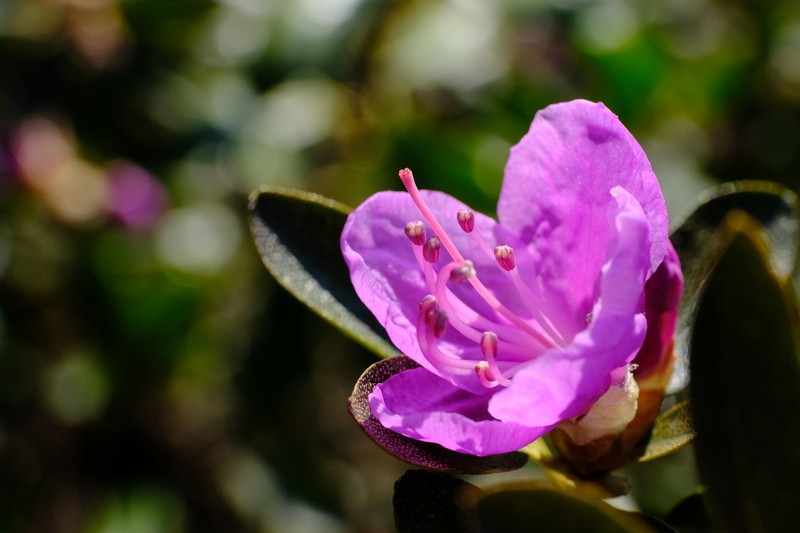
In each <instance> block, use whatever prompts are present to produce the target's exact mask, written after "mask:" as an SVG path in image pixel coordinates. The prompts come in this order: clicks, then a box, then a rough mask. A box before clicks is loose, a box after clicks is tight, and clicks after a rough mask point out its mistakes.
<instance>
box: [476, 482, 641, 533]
mask: <svg viewBox="0 0 800 533" xmlns="http://www.w3.org/2000/svg"><path fill="white" fill-rule="evenodd" d="M475 512H476V518H477V522H478V524H479V525H480V527H479V529H478V531H481V532H485V533H495V532H496V533H505V532H508V531H547V532H552V533H557V532H564V533H567V532H573V531H591V532H593V533H623V532H647V531H652V530H651V529H650V528H649V527H647V526H645V525H644V523H643V522H642V521H640V520H639V519H638V518H635V517H634V515H632V514H630V513H624V512H622V511H619V510H617V509H615V508H613V507H611V506H610V505H608V504H606V503H604V502H602V501H599V500H589V499H583V498H580V499H579V498H576V497H573V496H571V495H568V494H565V493H563V492H557V491H554V490H548V489H517V490H502V491H498V492H494V493H491V494H488V495H486V496H484V497H482V498H481V499H480V500H479V501H478V503H477V505H476V510H475Z"/></svg>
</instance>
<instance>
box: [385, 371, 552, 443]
mask: <svg viewBox="0 0 800 533" xmlns="http://www.w3.org/2000/svg"><path fill="white" fill-rule="evenodd" d="M489 397H490V396H489V395H482V396H479V395H474V394H471V393H469V392H467V391H465V390H463V389H460V388H457V387H455V386H453V385H452V384H451V383H449V382H447V381H445V380H443V379H441V378H439V377H437V376H435V375H434V374H432V373H431V372H429V371H427V370H426V369H425V368H417V369H413V370H407V371H405V372H402V373H400V374H396V375H394V376H392V377H391V378H389V379H388V380H387V381H385V382H384V383H381V384H380V385H378V386H376V387H375V389H374V390H373V392H372V395H371V396H370V409H371V410H372V414H373V415H374V416H375V417H376V418H377V419H378V420H379V421H380V422H381V424H382V425H383V426H384V427H386V428H389V429H391V430H392V431H396V432H397V433H400V434H402V435H405V436H407V437H411V438H413V439H417V440H421V441H425V442H435V443H437V444H440V445H442V446H444V447H445V448H448V449H451V450H454V451H457V452H462V453H469V454H473V455H479V456H484V455H493V454H498V453H505V452H510V451H514V450H519V449H520V448H522V447H524V446H526V445H527V444H530V443H531V442H533V441H534V440H536V439H537V438H539V437H540V436H542V435H544V434H545V433H546V432H547V431H549V430H550V427H549V426H548V427H528V426H524V425H521V424H517V423H514V422H501V421H499V420H496V419H494V418H493V417H492V416H491V415H489V412H488V410H487V400H488V398H489Z"/></svg>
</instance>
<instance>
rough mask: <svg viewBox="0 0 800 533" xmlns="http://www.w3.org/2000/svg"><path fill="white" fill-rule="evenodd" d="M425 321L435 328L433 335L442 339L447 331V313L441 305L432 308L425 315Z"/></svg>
mask: <svg viewBox="0 0 800 533" xmlns="http://www.w3.org/2000/svg"><path fill="white" fill-rule="evenodd" d="M425 323H426V324H427V325H428V327H429V328H431V329H432V330H433V336H434V337H436V338H437V339H441V338H442V337H444V334H445V332H446V331H447V313H445V312H444V310H443V309H441V308H439V307H436V308H434V309H431V310H430V311H428V314H427V315H425Z"/></svg>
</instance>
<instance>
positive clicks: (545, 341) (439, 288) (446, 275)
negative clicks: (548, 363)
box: [434, 261, 556, 348]
mask: <svg viewBox="0 0 800 533" xmlns="http://www.w3.org/2000/svg"><path fill="white" fill-rule="evenodd" d="M465 263H469V269H468V270H467V271H461V272H460V273H459V274H456V275H455V278H456V281H463V278H462V276H463V275H464V274H467V273H470V274H472V275H470V276H469V277H467V278H466V279H467V280H468V281H469V282H470V284H471V285H472V287H473V288H474V289H475V290H476V291H477V292H478V294H480V296H481V297H482V298H483V299H484V300H485V301H486V303H488V304H489V305H490V306H491V307H492V308H493V309H494V310H495V311H497V313H498V314H500V315H502V316H503V317H504V318H506V319H508V320H509V322H511V323H512V324H514V325H515V326H517V327H518V328H520V332H521V333H525V334H527V335H528V338H529V339H530V341H534V342H536V343H537V344H539V345H540V346H542V347H544V348H552V347H553V346H555V345H556V344H555V342H554V341H553V339H551V338H549V337H547V336H546V335H544V334H543V333H542V332H540V331H539V330H537V329H534V328H533V327H532V326H531V325H530V324H528V323H527V322H525V321H524V320H522V319H521V318H520V317H518V316H517V315H515V314H514V313H512V312H511V310H510V309H508V308H507V307H505V306H504V305H503V304H501V303H500V302H499V301H498V300H497V298H495V297H494V296H493V295H492V294H491V293H490V292H489V291H488V289H486V287H484V286H483V284H481V283H477V284H476V283H473V282H474V281H476V277H475V274H474V269H475V267H473V266H472V263H471V262H467V261H463V262H461V263H458V262H455V261H454V262H452V263H448V264H447V265H445V266H444V267H443V268H442V269H441V270H440V271H439V275H438V276H437V279H436V290H435V291H434V293H435V294H436V296H437V297H438V298H439V299H440V300H443V301H444V300H446V292H445V291H446V287H445V284H446V283H447V281H448V280H450V279H452V278H453V273H454V272H455V271H456V270H457V269H460V268H461V267H464V266H465ZM469 270H471V271H473V272H469ZM530 341H529V342H530Z"/></svg>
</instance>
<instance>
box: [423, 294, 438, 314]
mask: <svg viewBox="0 0 800 533" xmlns="http://www.w3.org/2000/svg"><path fill="white" fill-rule="evenodd" d="M437 305H438V302H437V301H436V296H434V295H433V294H429V295H427V296H426V297H425V298H423V299H422V301H421V302H420V303H419V311H420V313H422V314H423V315H427V314H428V313H429V312H430V311H432V310H433V309H436V307H437Z"/></svg>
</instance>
